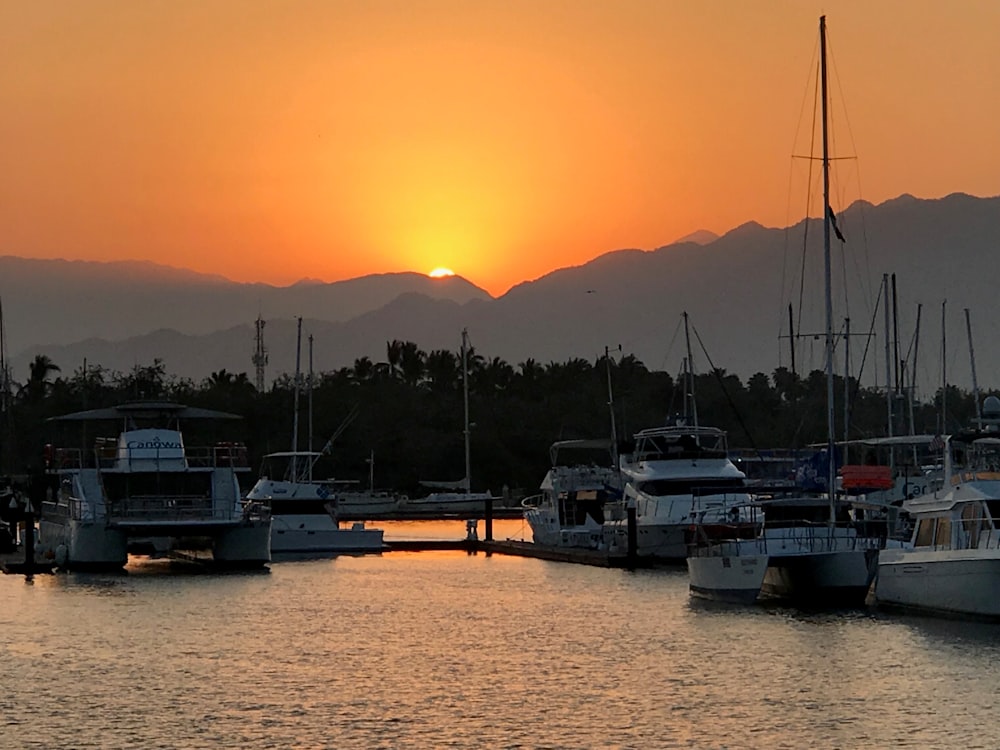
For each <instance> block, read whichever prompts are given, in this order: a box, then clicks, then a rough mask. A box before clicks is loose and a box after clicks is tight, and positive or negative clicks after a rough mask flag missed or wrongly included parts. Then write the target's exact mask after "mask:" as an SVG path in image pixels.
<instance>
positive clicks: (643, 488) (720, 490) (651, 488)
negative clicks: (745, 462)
mask: <svg viewBox="0 0 1000 750" xmlns="http://www.w3.org/2000/svg"><path fill="white" fill-rule="evenodd" d="M636 489H637V490H638V491H639V492H643V493H645V494H647V495H655V496H657V497H666V496H669V495H698V496H699V497H705V496H706V495H722V494H725V493H727V492H741V491H743V490H744V489H745V486H744V482H743V479H742V478H741V477H734V478H731V479H705V478H702V479H650V480H647V481H645V482H639V483H637V484H636Z"/></svg>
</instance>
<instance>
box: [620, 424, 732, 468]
mask: <svg viewBox="0 0 1000 750" xmlns="http://www.w3.org/2000/svg"><path fill="white" fill-rule="evenodd" d="M726 456H727V450H726V435H725V433H722V432H718V433H716V432H712V433H706V432H693V431H692V432H690V433H687V432H682V433H670V434H653V435H642V436H640V439H639V443H638V445H637V446H636V457H637V458H638V459H639V460H640V461H664V460H666V461H669V460H673V459H679V458H680V459H692V458H726Z"/></svg>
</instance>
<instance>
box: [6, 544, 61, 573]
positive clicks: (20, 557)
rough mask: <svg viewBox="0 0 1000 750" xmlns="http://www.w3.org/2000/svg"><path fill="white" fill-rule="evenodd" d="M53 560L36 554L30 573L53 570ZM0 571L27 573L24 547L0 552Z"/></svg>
mask: <svg viewBox="0 0 1000 750" xmlns="http://www.w3.org/2000/svg"><path fill="white" fill-rule="evenodd" d="M55 567H56V564H55V561H53V560H49V559H46V558H44V557H42V556H41V555H38V554H36V555H35V559H34V563H33V564H32V566H31V571H30V572H31V573H51V572H52V571H53V570H55ZM0 571H2V572H4V573H7V574H10V575H25V574H27V573H28V564H27V560H25V557H24V549H23V548H18V549H17V550H15V551H13V552H3V553H0Z"/></svg>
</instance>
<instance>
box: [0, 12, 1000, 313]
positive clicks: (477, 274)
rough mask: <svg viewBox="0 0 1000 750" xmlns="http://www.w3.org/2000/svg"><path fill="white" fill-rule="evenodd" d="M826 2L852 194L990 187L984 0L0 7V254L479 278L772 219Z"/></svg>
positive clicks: (509, 281) (994, 114) (991, 57)
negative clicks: (445, 271)
mask: <svg viewBox="0 0 1000 750" xmlns="http://www.w3.org/2000/svg"><path fill="white" fill-rule="evenodd" d="M945 8H946V10H945ZM821 13H826V14H827V22H828V27H829V38H830V46H831V57H832V64H833V67H834V69H835V73H836V79H835V82H834V91H833V95H834V96H835V97H837V98H838V99H840V104H841V105H842V109H841V110H840V111H842V112H843V113H844V115H843V116H842V117H841V119H839V120H838V121H837V123H836V125H837V126H839V129H838V130H837V132H838V133H839V136H838V138H839V139H838V142H837V147H838V149H839V152H840V153H843V152H844V151H846V152H848V153H852V154H856V155H857V156H858V161H857V163H856V166H855V167H853V172H852V176H851V178H850V180H848V181H845V182H843V183H840V184H839V185H838V189H839V190H841V191H842V193H843V196H844V199H845V201H846V202H850V201H851V200H854V199H856V198H858V197H861V198H864V199H867V200H870V201H872V202H875V203H878V202H881V201H883V200H886V199H888V198H893V197H896V196H897V195H899V194H901V193H904V192H909V193H912V194H914V195H917V196H919V197H926V198H933V197H940V196H943V195H947V194H948V193H952V192H956V191H962V192H967V193H971V194H973V195H981V196H988V195H996V194H998V193H1000V143H998V141H1000V139H998V137H997V133H998V126H997V123H998V122H1000V96H998V94H997V90H996V82H997V81H998V80H1000V55H998V54H997V53H996V40H995V36H996V33H997V30H998V29H1000V2H996V1H995V0H955V1H954V2H951V3H947V4H942V3H940V2H936V1H932V0H910V1H909V2H902V1H899V2H897V1H890V0H826V1H825V2H822V3H820V2H813V1H812V0H758V1H755V2H742V1H741V0H699V2H691V0H615V1H614V2H611V1H610V0H608V1H607V2H579V1H578V0H530V1H527V0H475V1H469V0H438V1H430V0H426V1H422V0H365V1H364V2H360V1H357V0H352V1H351V2H346V1H344V2H342V1H338V0H298V1H295V0H169V1H157V0H146V1H144V2H129V1H128V0H87V2H76V3H70V2H58V1H56V0H6V1H5V2H3V3H2V4H0V62H2V69H3V71H4V73H3V75H0V154H2V158H0V254H9V255H21V256H29V257H64V258H84V259H93V260H112V259H124V258H129V259H136V258H148V259H154V260H157V261H159V262H163V263H167V264H169V265H174V266H181V267H187V268H192V269H194V270H197V271H203V272H212V273H221V274H223V275H225V276H227V277H229V278H231V279H234V280H239V281H251V280H254V281H266V282H269V283H274V284H287V283H291V282H292V281H294V280H296V279H299V278H302V277H311V278H318V279H323V280H325V281H334V280H338V279H344V278H350V277H353V276H358V275H362V274H366V273H375V272H385V271H402V270H416V271H422V272H426V271H430V270H431V269H432V268H434V267H436V266H446V267H450V268H453V269H454V270H455V271H456V272H458V273H459V274H461V275H463V276H465V277H466V278H468V279H470V280H471V281H473V282H474V283H476V284H478V285H480V286H482V287H484V288H485V289H487V290H489V291H490V292H492V293H493V294H500V293H503V292H504V291H506V290H507V289H508V288H509V287H510V286H512V285H513V284H515V283H517V282H519V281H522V280H525V279H531V278H536V277H538V276H540V275H542V274H544V273H546V272H548V271H550V270H552V269H554V268H558V267H562V266H567V265H575V264H579V263H583V262H586V261H587V260H589V259H590V258H593V257H594V256H596V255H599V254H600V253H603V252H606V251H608V250H613V249H617V248H623V247H640V248H646V249H651V248H654V247H657V246H659V245H664V244H668V243H670V242H672V241H674V240H676V239H678V238H679V237H681V236H683V235H686V234H688V233H690V232H692V231H695V230H697V229H710V230H712V231H715V232H719V233H721V232H724V231H727V230H728V229H731V228H733V227H734V226H737V225H739V224H741V223H743V222H744V221H748V220H756V221H760V222H761V223H763V224H766V225H769V226H784V225H786V224H788V223H793V222H795V221H797V220H798V219H800V218H801V216H802V206H800V205H799V203H800V202H801V201H800V200H799V199H798V198H797V197H795V198H791V197H790V196H791V195H792V188H791V185H792V182H793V179H792V175H793V174H794V170H795V169H796V167H793V166H791V165H792V160H791V159H790V156H791V154H792V153H793V152H801V151H802V150H803V149H802V147H801V146H799V145H797V144H799V143H801V142H803V139H802V133H801V128H802V127H805V129H806V130H808V115H806V116H804V115H803V108H804V107H805V108H806V109H807V110H808V109H809V108H810V106H811V94H808V93H807V92H808V91H810V89H809V81H810V69H811V65H812V64H813V62H814V60H815V52H816V40H817V36H818V30H817V27H818V18H819V15H820V14H821ZM803 120H804V121H805V122H806V125H805V126H800V123H801V122H803ZM848 126H849V127H848ZM797 132H798V133H799V135H798V137H797V136H796V134H797ZM790 202H791V205H790ZM836 203H837V201H835V204H836ZM840 207H842V206H840Z"/></svg>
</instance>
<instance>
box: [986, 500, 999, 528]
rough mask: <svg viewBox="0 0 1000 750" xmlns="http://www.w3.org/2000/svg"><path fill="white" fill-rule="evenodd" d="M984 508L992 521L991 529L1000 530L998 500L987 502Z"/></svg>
mask: <svg viewBox="0 0 1000 750" xmlns="http://www.w3.org/2000/svg"><path fill="white" fill-rule="evenodd" d="M986 507H987V508H989V511H990V516H991V517H992V519H993V528H995V529H1000V500H987V501H986Z"/></svg>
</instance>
